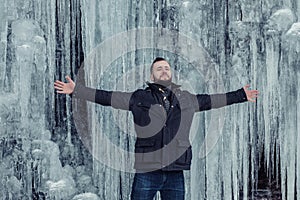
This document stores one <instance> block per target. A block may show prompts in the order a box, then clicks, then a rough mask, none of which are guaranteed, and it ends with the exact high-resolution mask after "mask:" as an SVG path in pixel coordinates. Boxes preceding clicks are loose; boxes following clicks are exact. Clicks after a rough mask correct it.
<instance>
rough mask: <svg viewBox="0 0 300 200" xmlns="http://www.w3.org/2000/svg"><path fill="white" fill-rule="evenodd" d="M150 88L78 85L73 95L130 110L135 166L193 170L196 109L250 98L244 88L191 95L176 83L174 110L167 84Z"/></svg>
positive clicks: (139, 169)
mask: <svg viewBox="0 0 300 200" xmlns="http://www.w3.org/2000/svg"><path fill="white" fill-rule="evenodd" d="M148 86H149V87H147V88H146V89H138V90H136V91H134V92H131V93H127V92H112V91H105V90H97V89H92V88H88V87H84V86H83V85H80V84H79V85H76V87H75V90H74V93H73V97H75V98H81V99H85V100H88V101H92V102H95V103H98V104H101V105H104V106H112V107H114V108H117V109H123V110H129V111H131V112H132V114H133V119H134V124H135V131H136V135H137V139H136V143H135V165H134V166H135V169H136V170H137V171H139V172H147V171H152V170H159V169H162V170H165V171H177V170H189V169H190V165H191V159H192V150H191V145H190V141H189V132H190V128H191V123H192V120H193V116H194V113H195V112H199V111H204V110H210V109H212V108H220V107H223V106H226V105H231V104H234V103H241V102H245V101H247V97H246V94H245V92H244V89H243V88H242V89H239V90H237V91H234V92H229V93H226V94H214V95H208V94H197V95H194V94H191V93H189V92H188V91H182V90H180V86H178V85H175V84H173V85H172V92H171V97H170V103H171V106H170V109H169V111H168V112H166V110H165V108H164V106H163V100H162V99H163V97H162V89H164V87H163V86H161V85H158V84H155V83H148Z"/></svg>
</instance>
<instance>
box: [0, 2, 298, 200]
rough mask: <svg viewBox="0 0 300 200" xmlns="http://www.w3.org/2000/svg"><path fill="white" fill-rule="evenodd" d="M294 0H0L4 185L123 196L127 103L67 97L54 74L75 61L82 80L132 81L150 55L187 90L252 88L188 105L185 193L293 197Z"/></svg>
mask: <svg viewBox="0 0 300 200" xmlns="http://www.w3.org/2000/svg"><path fill="white" fill-rule="evenodd" d="M299 5H300V1H299V0H295V1H284V2H283V1H277V0H275V1H263V2H262V1H246V0H238V1H233V0H228V1H213V2H211V1H204V0H198V1H195V0H190V1H179V0H172V1H167V0H154V1H121V0H116V1H113V2H112V1H108V0H101V1H100V0H90V1H81V0H73V1H67V0H62V1H54V0H49V1H43V0H35V1H21V0H14V1H9V0H2V2H1V4H0V9H1V12H0V134H1V135H0V161H1V162H0V178H1V180H2V181H1V182H0V194H1V195H2V199H74V200H75V199H130V198H129V197H130V191H131V184H132V181H133V179H132V177H133V173H132V172H133V170H132V166H133V162H134V156H133V154H132V152H133V148H134V141H135V137H134V124H133V119H132V116H131V115H130V114H129V113H128V112H126V111H120V110H114V109H112V108H108V107H101V106H94V105H93V104H89V103H88V104H86V103H85V102H84V103H82V102H80V104H79V103H78V104H73V103H74V102H72V98H71V97H70V96H65V95H58V94H56V93H55V91H54V89H53V81H54V80H56V79H60V80H64V81H65V79H64V77H65V75H70V76H71V77H72V78H74V79H75V78H76V79H79V78H80V77H79V76H80V75H81V79H83V80H84V82H85V84H86V85H88V86H91V87H97V88H102V89H106V90H119V91H133V90H135V89H137V88H143V87H144V86H145V81H147V80H149V78H148V77H149V65H150V63H151V62H152V60H153V59H154V58H155V57H156V56H163V57H166V58H167V59H168V60H169V61H170V62H171V64H172V67H173V72H174V73H173V79H174V81H175V82H176V83H178V84H181V85H182V87H183V88H184V89H187V90H189V91H191V92H193V93H215V92H224V91H230V90H236V89H238V88H241V87H242V86H243V85H245V84H248V83H249V84H251V86H252V88H257V89H259V90H260V93H261V95H260V97H259V99H258V101H257V103H255V104H250V103H249V104H241V105H233V106H230V107H228V108H225V109H221V110H214V111H209V112H205V113H200V114H196V116H195V120H194V122H193V126H192V132H191V142H192V144H193V155H194V157H193V162H192V169H191V170H190V171H187V172H185V178H186V182H185V183H186V190H187V192H186V199H192V200H194V199H195V200H198V199H247V198H248V199H267V198H269V199H280V198H281V199H299V194H300V178H299V174H300V168H299V167H298V166H299V165H300V153H299V152H300V146H299V145H297V144H299V142H300V137H299V133H300V128H299V127H300V126H299V124H300V112H299V110H300V108H299V101H300V92H299V88H300V82H299V80H300V67H299V63H300V60H299V56H298V53H299V49H300V48H299V47H300V25H299V24H300V22H299V20H298V18H299V17H300V16H299V10H300V7H299ZM83 69H84V71H82V72H83V73H82V74H80V73H78V72H79V71H81V70H83ZM78 114H80V115H78ZM78 116H79V118H78ZM74 117H75V118H74ZM87 122H88V123H87ZM205 144H206V146H205ZM159 198H160V197H159V195H158V196H157V199H159Z"/></svg>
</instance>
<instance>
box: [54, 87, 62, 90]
mask: <svg viewBox="0 0 300 200" xmlns="http://www.w3.org/2000/svg"><path fill="white" fill-rule="evenodd" d="M54 88H55V89H57V90H63V88H61V87H57V86H54Z"/></svg>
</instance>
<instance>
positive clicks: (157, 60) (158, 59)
mask: <svg viewBox="0 0 300 200" xmlns="http://www.w3.org/2000/svg"><path fill="white" fill-rule="evenodd" d="M163 60H164V61H167V60H166V59H164V58H162V57H156V58H155V59H154V60H153V62H152V64H151V67H150V73H152V70H153V65H154V63H156V62H159V61H163ZM167 62H168V61H167Z"/></svg>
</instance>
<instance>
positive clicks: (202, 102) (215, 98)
mask: <svg viewBox="0 0 300 200" xmlns="http://www.w3.org/2000/svg"><path fill="white" fill-rule="evenodd" d="M249 87H250V85H246V86H244V87H243V88H241V89H239V90H236V91H232V92H227V93H224V94H211V95H208V94H198V95H196V97H197V99H198V105H199V111H203V110H210V109H213V108H220V107H223V106H227V105H231V104H235V103H242V102H246V101H249V102H255V101H256V98H257V97H258V94H259V91H258V90H249Z"/></svg>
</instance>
